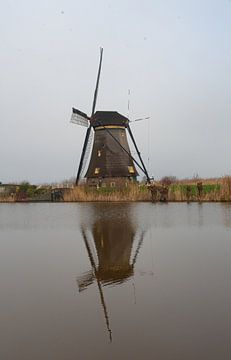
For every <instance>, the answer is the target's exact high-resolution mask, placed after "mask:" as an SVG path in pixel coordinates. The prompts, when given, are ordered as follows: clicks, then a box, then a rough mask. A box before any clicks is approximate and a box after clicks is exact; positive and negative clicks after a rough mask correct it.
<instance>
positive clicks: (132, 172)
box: [128, 166, 135, 174]
mask: <svg viewBox="0 0 231 360" xmlns="http://www.w3.org/2000/svg"><path fill="white" fill-rule="evenodd" d="M128 172H129V174H134V173H135V169H134V167H133V166H128Z"/></svg>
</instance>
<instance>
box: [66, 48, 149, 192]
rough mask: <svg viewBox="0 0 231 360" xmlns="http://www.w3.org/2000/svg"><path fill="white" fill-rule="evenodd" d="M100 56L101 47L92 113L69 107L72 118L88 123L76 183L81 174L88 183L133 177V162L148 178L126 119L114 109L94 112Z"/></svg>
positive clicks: (83, 123) (80, 122)
mask: <svg viewBox="0 0 231 360" xmlns="http://www.w3.org/2000/svg"><path fill="white" fill-rule="evenodd" d="M102 58H103V48H100V61H99V69H98V74H97V80H96V87H95V92H94V98H93V104H92V112H91V116H90V117H89V116H88V115H87V114H86V113H84V112H82V111H80V110H78V109H75V108H72V116H71V122H72V123H75V124H77V125H80V126H85V127H87V131H86V135H85V139H84V143H83V149H82V153H81V157H80V162H79V168H78V172H77V176H76V185H78V184H79V181H80V178H81V177H85V178H86V179H87V184H88V185H95V186H98V185H100V184H102V185H104V184H105V185H108V184H110V186H115V185H116V184H117V183H121V182H126V181H128V180H136V177H137V175H138V172H137V170H136V167H135V165H134V164H136V166H137V167H138V168H139V169H140V170H141V171H142V172H143V173H144V175H145V176H146V178H147V181H148V182H150V178H149V175H148V172H147V169H146V167H145V165H144V162H143V160H142V158H141V154H140V152H139V149H138V147H137V144H136V142H135V139H134V136H133V134H132V131H131V128H130V125H129V123H130V121H129V119H128V118H127V117H125V116H123V115H121V114H119V113H118V112H117V111H96V112H95V109H96V101H97V95H98V88H99V80H100V73H101V67H102ZM126 130H127V132H128V133H129V135H130V138H131V140H132V142H133V145H134V147H135V150H136V152H137V154H138V157H139V161H140V162H138V161H137V160H136V159H135V158H134V157H133V156H132V154H131V151H130V149H129V145H128V140H127V133H126ZM87 165H88V166H87Z"/></svg>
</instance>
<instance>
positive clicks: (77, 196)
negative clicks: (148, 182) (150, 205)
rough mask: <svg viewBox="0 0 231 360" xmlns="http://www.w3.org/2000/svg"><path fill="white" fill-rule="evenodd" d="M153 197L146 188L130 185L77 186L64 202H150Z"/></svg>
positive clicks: (68, 193) (65, 194)
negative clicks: (107, 186)
mask: <svg viewBox="0 0 231 360" xmlns="http://www.w3.org/2000/svg"><path fill="white" fill-rule="evenodd" d="M150 200H151V195H150V192H149V190H148V189H147V187H146V186H139V185H138V184H129V185H128V186H127V187H124V188H122V187H121V188H104V187H101V188H99V189H97V188H90V187H87V186H84V185H80V186H76V187H75V188H74V189H71V190H69V191H67V192H65V193H64V201H70V202H71V201H79V202H81V201H86V202H88V201H90V202H91V201H92V202H94V201H108V202H109V201H150Z"/></svg>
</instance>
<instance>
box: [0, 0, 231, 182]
mask: <svg viewBox="0 0 231 360" xmlns="http://www.w3.org/2000/svg"><path fill="white" fill-rule="evenodd" d="M100 46H103V47H104V58H103V67H102V76H101V80H100V89H99V96H98V102H97V109H98V110H116V111H118V112H120V113H121V114H123V115H125V116H127V103H128V89H130V90H131V96H130V118H131V119H135V118H139V117H143V116H150V120H146V121H141V122H137V123H134V124H132V128H133V133H134V136H135V138H136V140H137V143H138V145H139V147H140V150H141V153H142V154H143V158H144V161H145V163H146V164H147V166H148V168H149V171H150V175H153V176H154V177H155V178H160V177H162V176H164V175H170V174H171V175H175V176H177V177H180V178H182V177H192V176H193V175H195V174H199V176H202V177H213V176H222V175H224V174H231V160H230V158H231V156H230V154H231V140H230V133H231V122H230V115H231V101H230V97H231V2H230V1H228V0H142V1H140V0H139V1H136V0H116V1H115V0H114V1H110V0H98V1H96V0H85V1H82V0H81V1H79V0H65V1H64V0H40V1H35V0H20V1H18V0H6V1H3V2H1V12H0V47H1V52H0V54H1V55H0V73H1V77H0V79H1V86H0V181H2V182H12V181H23V180H28V181H30V182H32V183H40V182H53V181H59V180H62V179H67V178H70V177H72V176H75V174H76V171H77V167H78V162H79V157H80V153H81V149H82V144H83V139H84V135H85V128H82V127H79V126H77V125H74V124H71V123H70V122H69V120H70V116H71V109H72V106H74V107H77V108H79V109H80V110H82V111H84V112H87V113H88V114H90V111H91V106H92V99H93V92H94V87H95V81H96V73H97V68H98V60H99V47H100Z"/></svg>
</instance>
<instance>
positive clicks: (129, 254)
mask: <svg viewBox="0 0 231 360" xmlns="http://www.w3.org/2000/svg"><path fill="white" fill-rule="evenodd" d="M92 206H93V209H92V210H93V217H95V219H93V222H92V223H91V224H83V225H82V227H81V232H82V237H83V240H84V243H85V246H86V250H87V254H88V258H89V261H90V265H91V269H90V270H89V271H88V272H85V273H84V274H82V275H81V276H79V277H78V278H77V283H78V287H79V291H80V292H81V291H83V290H85V289H86V288H87V287H88V286H89V285H91V284H92V283H93V282H94V281H96V283H97V287H98V290H99V295H100V300H101V304H102V307H103V311H104V316H105V321H106V326H107V330H108V332H109V337H110V340H111V339H112V334H111V329H110V324H109V315H108V311H107V306H106V302H105V298H104V293H103V286H106V285H111V286H112V285H113V286H116V285H118V284H121V283H124V282H125V281H127V280H128V279H129V278H131V277H132V276H133V274H134V266H135V263H136V260H137V256H138V254H139V250H140V247H141V245H142V242H143V238H144V232H141V233H140V232H138V231H137V226H136V225H135V224H134V222H133V221H132V219H131V212H130V205H129V204H126V205H125V204H124V205H114V206H113V207H112V206H107V205H105V204H92ZM118 206H119V208H118ZM115 207H116V209H115ZM115 210H116V211H115ZM134 244H135V245H134Z"/></svg>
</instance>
